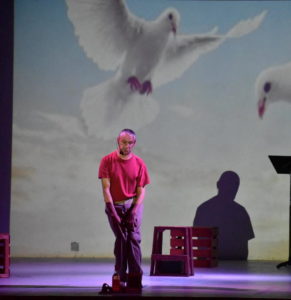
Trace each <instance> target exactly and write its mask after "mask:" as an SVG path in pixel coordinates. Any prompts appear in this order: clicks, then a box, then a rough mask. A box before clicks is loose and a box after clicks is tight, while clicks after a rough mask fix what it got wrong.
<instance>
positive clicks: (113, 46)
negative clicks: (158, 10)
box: [66, 0, 145, 70]
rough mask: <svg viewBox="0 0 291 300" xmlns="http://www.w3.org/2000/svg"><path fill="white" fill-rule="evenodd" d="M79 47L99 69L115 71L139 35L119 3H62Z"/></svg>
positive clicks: (92, 0) (138, 21)
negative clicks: (77, 39)
mask: <svg viewBox="0 0 291 300" xmlns="http://www.w3.org/2000/svg"><path fill="white" fill-rule="evenodd" d="M66 3H67V6H68V17H69V19H70V20H71V22H72V23H73V25H74V29H75V34H76V35H77V36H78V38H79V44H80V45H81V47H82V48H83V49H84V51H85V53H86V55H87V56H88V57H89V58H91V59H92V60H93V61H94V62H95V63H96V64H97V65H98V66H99V67H100V68H101V69H104V70H115V69H116V68H117V67H118V66H119V65H120V64H121V62H122V60H123V58H124V55H125V52H126V50H127V49H128V48H129V47H131V45H132V44H133V43H134V41H135V39H136V37H137V36H138V35H139V34H140V33H141V32H142V31H143V26H144V22H145V21H144V20H142V19H139V18H138V17H136V16H134V15H133V14H132V13H131V12H130V11H129V10H128V8H127V7H126V5H125V3H124V1H123V0H66Z"/></svg>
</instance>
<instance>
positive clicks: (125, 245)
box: [105, 200, 143, 281]
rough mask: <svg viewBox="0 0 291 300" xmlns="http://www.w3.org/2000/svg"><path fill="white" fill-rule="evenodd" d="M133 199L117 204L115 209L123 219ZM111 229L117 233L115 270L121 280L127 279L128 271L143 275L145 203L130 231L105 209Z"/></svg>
mask: <svg viewBox="0 0 291 300" xmlns="http://www.w3.org/2000/svg"><path fill="white" fill-rule="evenodd" d="M132 201H133V200H127V201H126V202H125V203H124V204H115V205H114V206H115V209H116V212H117V213H118V215H119V216H120V217H121V219H122V218H123V217H124V215H125V214H126V213H127V212H128V211H129V210H130V208H131V206H132ZM105 212H106V214H107V216H108V220H109V224H110V226H111V229H112V231H113V233H114V235H115V244H114V255H115V272H117V273H118V274H119V276H120V280H121V281H126V272H127V269H128V273H129V274H135V275H141V274H142V273H143V271H142V268H141V258H142V256H141V248H140V243H141V233H140V227H141V221H142V214H143V204H142V205H141V206H140V208H139V210H138V211H137V214H136V226H135V227H134V230H133V231H128V230H127V229H126V228H124V227H123V226H121V225H119V224H117V223H116V222H114V220H113V219H112V217H111V216H110V214H108V212H107V211H106V210H105Z"/></svg>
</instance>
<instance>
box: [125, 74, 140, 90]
mask: <svg viewBox="0 0 291 300" xmlns="http://www.w3.org/2000/svg"><path fill="white" fill-rule="evenodd" d="M127 83H128V84H129V86H130V89H131V90H132V91H140V90H141V88H142V85H141V83H140V82H139V80H138V79H137V77H135V76H131V77H129V78H128V79H127Z"/></svg>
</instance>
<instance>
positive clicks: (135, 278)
mask: <svg viewBox="0 0 291 300" xmlns="http://www.w3.org/2000/svg"><path fill="white" fill-rule="evenodd" d="M126 291H127V292H129V293H141V291H142V275H141V274H128V280H127V286H126Z"/></svg>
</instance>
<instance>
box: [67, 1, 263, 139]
mask: <svg viewBox="0 0 291 300" xmlns="http://www.w3.org/2000/svg"><path fill="white" fill-rule="evenodd" d="M66 2H67V5H68V16H69V19H70V20H71V21H72V23H73V25H74V28H75V33H76V35H77V36H78V38H79V43H80V45H81V46H82V47H83V49H84V51H85V53H86V54H87V56H88V57H89V58H91V59H92V60H93V61H94V62H95V63H96V64H97V65H98V66H99V68H100V69H103V70H111V71H115V75H114V77H113V78H111V79H109V80H108V81H107V82H104V83H102V84H101V85H99V86H96V87H93V88H90V89H87V90H86V91H85V93H84V96H83V99H82V103H81V109H82V115H83V117H84V120H85V122H86V125H87V127H88V133H89V134H95V135H98V133H99V134H100V133H101V132H102V135H103V137H106V136H107V135H108V134H110V131H112V130H114V134H115V130H119V129H120V128H119V127H126V126H128V127H132V128H135V129H136V130H137V129H139V128H141V127H142V126H144V125H146V124H148V123H150V122H152V121H153V120H154V118H155V117H156V115H157V113H158V104H157V102H156V101H155V100H154V99H153V98H152V97H150V96H149V95H150V94H151V93H152V92H153V88H154V87H155V88H156V87H158V86H160V85H162V84H165V83H167V82H169V81H171V80H174V79H176V78H179V77H180V76H181V75H182V74H183V73H184V72H185V71H186V70H187V69H188V68H189V67H190V66H191V65H192V64H193V63H194V62H195V60H197V58H198V57H199V56H200V55H201V54H204V53H206V52H208V51H210V50H213V49H215V48H216V47H218V46H219V45H220V44H221V43H222V42H223V41H224V40H225V39H227V38H233V37H241V36H243V35H246V34H248V33H250V32H252V31H253V30H255V29H257V28H258V26H259V25H260V24H261V22H262V20H263V19H264V17H265V15H266V12H265V11H264V12H262V13H261V14H259V15H258V16H256V17H254V18H253V19H248V20H244V21H241V22H239V23H238V24H237V25H235V26H234V27H233V28H232V29H231V30H230V31H229V32H228V33H227V34H226V35H217V34H216V31H217V29H216V28H215V29H214V30H212V31H210V32H208V33H207V34H202V35H201V34H200V35H179V34H177V29H178V25H179V18H180V16H179V13H178V11H177V10H176V9H175V8H168V9H166V10H165V11H164V12H163V13H162V14H161V15H160V16H159V17H158V18H157V19H156V20H154V21H146V20H143V19H141V18H138V17H137V16H134V15H133V14H132V13H131V12H130V11H129V9H128V8H127V6H126V4H125V2H124V1H123V0H66ZM101 111H102V114H101ZM97 112H100V113H99V114H98V115H97Z"/></svg>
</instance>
